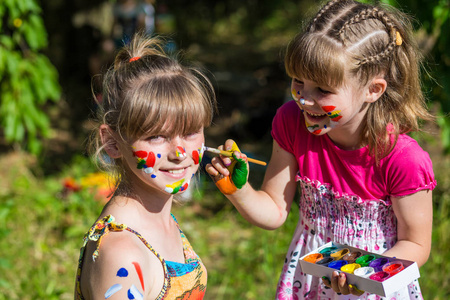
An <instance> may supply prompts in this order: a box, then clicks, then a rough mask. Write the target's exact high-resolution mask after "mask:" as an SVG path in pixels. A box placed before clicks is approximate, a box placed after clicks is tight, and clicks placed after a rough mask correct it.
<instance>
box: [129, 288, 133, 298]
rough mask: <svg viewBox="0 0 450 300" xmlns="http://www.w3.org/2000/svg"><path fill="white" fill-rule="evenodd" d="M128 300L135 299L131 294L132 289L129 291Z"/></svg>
mask: <svg viewBox="0 0 450 300" xmlns="http://www.w3.org/2000/svg"><path fill="white" fill-rule="evenodd" d="M128 299H134V295H133V293H132V292H131V289H129V290H128Z"/></svg>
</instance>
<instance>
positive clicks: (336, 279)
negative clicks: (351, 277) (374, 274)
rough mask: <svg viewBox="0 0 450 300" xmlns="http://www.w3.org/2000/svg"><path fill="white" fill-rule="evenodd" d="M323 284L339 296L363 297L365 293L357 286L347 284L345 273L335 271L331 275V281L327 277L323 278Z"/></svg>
mask: <svg viewBox="0 0 450 300" xmlns="http://www.w3.org/2000/svg"><path fill="white" fill-rule="evenodd" d="M322 282H323V284H325V285H326V286H327V287H329V288H331V289H333V291H335V292H336V293H338V294H343V295H349V294H352V295H356V296H361V295H362V294H364V291H361V290H359V289H358V288H357V287H356V286H354V285H351V284H348V283H347V277H346V276H345V273H343V272H342V273H338V272H337V271H334V272H333V274H332V275H331V281H330V279H328V278H327V277H322Z"/></svg>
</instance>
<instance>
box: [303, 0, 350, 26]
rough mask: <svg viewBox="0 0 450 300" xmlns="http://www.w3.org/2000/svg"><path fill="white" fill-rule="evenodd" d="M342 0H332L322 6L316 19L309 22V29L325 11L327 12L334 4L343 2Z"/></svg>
mask: <svg viewBox="0 0 450 300" xmlns="http://www.w3.org/2000/svg"><path fill="white" fill-rule="evenodd" d="M341 1H342V0H332V1H330V2H328V3H327V4H326V5H325V6H324V7H322V9H321V10H319V12H318V13H317V15H316V16H315V17H314V19H313V20H312V21H311V23H310V24H309V26H308V28H307V31H310V30H311V29H312V27H313V26H314V24H316V22H317V21H318V20H319V19H320V18H321V17H322V16H323V14H324V13H326V12H327V11H328V10H329V9H330V8H331V7H332V6H334V5H335V4H336V3H338V2H341Z"/></svg>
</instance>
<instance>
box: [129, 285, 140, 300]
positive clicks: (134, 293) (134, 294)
mask: <svg viewBox="0 0 450 300" xmlns="http://www.w3.org/2000/svg"><path fill="white" fill-rule="evenodd" d="M127 295H128V299H136V300H142V299H144V296H143V295H142V293H141V292H140V291H139V290H138V289H137V287H136V286H135V285H134V284H132V285H131V287H130V289H129V290H128V294H127Z"/></svg>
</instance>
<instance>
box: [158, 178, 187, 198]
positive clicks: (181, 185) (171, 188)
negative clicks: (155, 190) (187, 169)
mask: <svg viewBox="0 0 450 300" xmlns="http://www.w3.org/2000/svg"><path fill="white" fill-rule="evenodd" d="M188 187H189V182H184V178H183V179H180V180H178V181H176V182H174V183H172V184H168V185H166V188H165V189H164V190H165V191H166V192H167V193H170V194H176V193H178V192H182V191H185V190H187V188H188Z"/></svg>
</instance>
